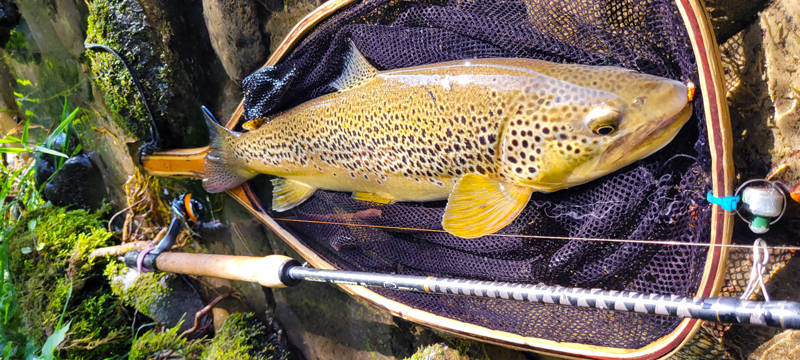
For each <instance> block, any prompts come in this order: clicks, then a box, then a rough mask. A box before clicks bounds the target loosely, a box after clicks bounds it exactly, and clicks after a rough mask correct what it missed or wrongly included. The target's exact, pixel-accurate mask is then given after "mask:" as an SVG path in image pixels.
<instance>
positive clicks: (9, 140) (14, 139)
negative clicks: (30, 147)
mask: <svg viewBox="0 0 800 360" xmlns="http://www.w3.org/2000/svg"><path fill="white" fill-rule="evenodd" d="M0 140H1V141H2V142H3V143H18V142H22V139H20V138H18V137H16V136H14V135H8V136H6V137H5V138H3V139H0Z"/></svg>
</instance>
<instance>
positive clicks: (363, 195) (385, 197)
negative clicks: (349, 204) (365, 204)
mask: <svg viewBox="0 0 800 360" xmlns="http://www.w3.org/2000/svg"><path fill="white" fill-rule="evenodd" d="M353 199H356V200H361V201H370V202H374V203H379V204H391V203H393V202H394V198H393V197H392V196H391V195H389V194H376V193H371V192H354V193H353Z"/></svg>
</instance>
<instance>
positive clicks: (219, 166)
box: [203, 106, 256, 193]
mask: <svg viewBox="0 0 800 360" xmlns="http://www.w3.org/2000/svg"><path fill="white" fill-rule="evenodd" d="M203 117H204V118H205V120H206V126H208V137H209V140H210V142H209V144H208V147H209V149H211V151H210V152H209V153H208V154H207V155H206V161H205V166H204V171H203V172H204V174H203V188H204V189H205V190H206V191H208V192H210V193H218V192H222V191H225V190H229V189H231V188H234V187H236V186H238V185H240V184H242V183H243V182H245V181H247V180H248V179H250V178H251V177H253V176H255V175H256V173H255V172H253V171H250V170H248V169H247V168H245V167H243V166H241V165H240V161H239V160H238V159H236V157H235V156H234V152H233V146H234V145H235V144H236V138H238V137H239V133H236V132H233V131H230V130H228V129H226V128H224V127H222V126H220V125H219V124H217V121H216V119H214V115H212V114H211V112H210V111H209V110H208V109H207V108H206V107H205V106H203Z"/></svg>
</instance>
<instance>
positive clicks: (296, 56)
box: [244, 0, 710, 348]
mask: <svg viewBox="0 0 800 360" xmlns="http://www.w3.org/2000/svg"><path fill="white" fill-rule="evenodd" d="M348 39H352V40H353V42H354V43H355V44H356V46H357V47H358V49H360V50H361V52H362V53H363V54H364V55H365V56H366V57H367V58H368V59H369V60H370V61H371V62H372V63H373V64H374V65H375V66H376V67H378V68H379V69H382V70H385V69H392V68H399V67H408V66H414V65H421V64H426V63H433V62H441V61H446V60H454V59H465V58H481V57H526V58H536V59H543V60H550V61H556V62H569V63H582V64H591V65H619V66H623V67H627V68H632V69H636V70H638V71H641V72H645V73H650V74H654V75H659V76H664V77H668V78H673V79H679V80H684V81H686V80H693V81H695V83H698V82H697V81H696V80H695V76H696V74H695V65H694V56H693V53H692V49H691V46H690V43H689V40H688V37H687V34H686V31H685V29H684V26H683V23H682V21H681V19H680V16H679V14H678V10H677V8H676V7H675V5H674V4H673V3H672V2H670V1H667V0H623V1H602V0H568V1H564V0H558V1H549V0H547V1H545V0H529V1H524V0H518V1H478V0H457V1H431V2H406V1H396V0H393V1H385V0H379V1H363V2H359V3H357V4H355V5H351V6H349V7H347V8H346V9H344V10H341V11H339V12H338V13H337V14H335V15H334V16H332V17H330V18H328V19H326V20H325V21H323V22H322V23H321V24H320V25H319V26H318V27H317V28H316V29H315V31H314V32H313V33H312V34H310V35H309V36H307V37H306V38H305V39H304V40H303V41H302V43H300V44H299V45H298V46H297V47H296V48H295V49H294V50H293V51H292V52H291V53H290V54H289V56H288V57H287V58H285V59H284V60H283V61H282V62H281V63H280V64H279V65H277V66H275V67H270V68H265V69H262V70H260V71H258V72H256V73H254V74H252V75H250V76H249V77H248V78H247V79H246V80H245V82H244V92H245V117H246V118H247V119H253V118H257V117H262V116H268V115H270V114H274V113H276V112H279V111H282V110H285V109H287V108H290V107H291V106H293V105H296V104H299V103H301V102H303V101H306V100H308V99H311V98H313V97H317V96H320V95H322V94H325V93H328V92H331V91H333V90H334V89H332V88H331V87H329V86H328V85H327V84H328V83H329V82H330V81H332V80H333V79H334V78H336V77H337V76H338V74H339V73H340V72H341V67H342V60H343V55H344V52H345V51H346V50H347V41H348ZM701 96H702V94H699V96H697V97H696V98H695V102H694V105H695V116H694V117H693V118H692V119H691V120H690V121H689V123H688V124H687V125H686V126H685V127H684V128H683V130H682V131H681V133H680V134H679V135H678V137H677V138H676V139H675V141H673V142H672V143H671V144H670V145H668V146H667V147H666V148H664V149H663V150H661V151H659V152H658V153H656V154H655V155H653V156H651V157H648V158H646V159H644V160H642V161H639V162H637V163H635V164H634V165H632V166H629V167H627V168H624V169H622V170H620V171H618V172H616V173H614V174H612V175H609V176H606V177H604V178H601V179H599V180H596V181H594V182H591V183H589V184H586V185H582V186H579V187H574V188H570V189H567V190H562V191H559V192H556V193H552V194H539V193H535V194H534V195H533V197H532V198H531V201H530V203H529V204H528V206H527V207H526V209H525V210H524V211H523V213H522V214H521V215H520V216H519V218H517V219H516V220H515V221H514V222H513V223H512V224H511V225H509V226H508V227H506V228H504V229H502V230H501V231H500V233H499V235H492V236H485V237H482V238H478V239H461V238H457V237H453V236H451V235H449V234H447V233H443V232H430V231H421V230H418V231H413V230H407V229H400V228H416V229H433V230H441V219H442V213H443V210H444V202H435V203H395V204H391V205H385V206H380V205H376V204H374V203H366V202H360V201H357V200H353V199H351V197H350V194H347V193H336V192H326V191H318V192H317V193H316V194H315V195H314V196H313V197H312V198H310V199H309V200H308V201H306V202H305V203H303V204H302V205H301V206H299V207H297V208H295V209H294V210H293V211H291V212H289V213H276V214H272V215H274V216H276V217H278V218H291V219H301V220H315V221H321V222H339V223H350V224H363V225H367V226H352V225H335V224H321V223H300V222H283V223H282V225H284V227H286V228H287V229H289V230H290V231H292V232H293V233H295V234H296V235H297V237H298V238H299V239H301V241H303V242H304V244H305V245H306V246H308V247H309V248H311V249H313V250H314V251H316V252H317V253H318V254H320V255H321V256H322V257H323V258H325V259H326V260H327V261H329V262H331V263H333V264H335V265H336V266H338V267H340V268H342V269H349V270H361V271H376V272H396V273H404V274H419V275H435V276H449V277H465V278H474V279H485V280H504V281H514V282H526V283H539V282H544V283H549V284H559V285H564V286H579V287H598V288H604V289H614V290H632V291H640V292H647V293H662V294H678V295H692V294H693V292H694V291H695V290H696V288H697V286H698V282H699V280H700V278H701V276H702V271H703V265H704V261H705V256H706V250H707V249H706V248H704V247H692V246H656V245H645V244H640V243H614V242H604V241H597V240H591V239H592V238H597V239H605V238H610V239H656V240H677V241H682V242H695V243H696V242H708V241H709V225H708V224H709V219H710V207H709V206H708V205H707V203H706V202H705V200H704V195H705V192H706V191H707V190H708V188H709V174H708V172H709V168H710V166H709V162H710V160H709V159H710V155H709V153H708V150H707V144H706V140H705V139H706V133H705V126H704V121H703V119H702V103H701V102H700V101H699V99H700V98H701ZM250 186H251V187H252V188H253V190H254V191H255V193H256V194H258V196H259V197H260V198H261V199H262V203H263V204H269V203H270V187H269V181H267V179H266V178H265V177H259V178H256V179H255V180H253V181H251V182H250ZM265 207H266V206H265ZM373 226H377V227H373ZM387 227H396V229H393V228H387ZM509 235H511V236H509ZM517 235H524V236H517ZM531 235H532V236H543V237H545V238H539V237H530V236H531ZM526 236H528V237H526ZM546 237H553V238H546ZM576 238H581V239H580V240H578V239H576ZM569 239H572V240H569ZM376 291H377V292H378V293H380V294H381V295H383V296H386V297H388V298H391V299H394V300H396V301H399V302H402V303H404V304H407V305H410V306H413V307H415V308H418V309H422V310H425V311H428V312H430V313H433V314H437V315H442V316H446V317H449V318H453V319H457V320H460V321H464V322H468V323H472V324H477V325H481V326H484V327H487V328H490V329H495V330H502V331H508V332H511V333H516V334H519V335H522V336H529V337H538V338H544V339H549V340H555V341H568V342H577V343H585V344H595V345H603V346H611V347H621V348H638V347H641V346H644V345H646V344H648V343H650V342H651V341H653V340H655V339H656V338H658V337H661V336H663V335H665V334H667V333H669V332H670V331H672V330H673V329H674V327H675V326H676V325H677V323H678V320H676V319H674V318H666V317H653V316H644V315H637V314H627V313H615V312H608V311H601V310H591V309H582V308H571V307H564V306H550V305H539V304H528V303H522V302H514V301H504V300H487V299H477V298H468V297H454V296H438V295H427V294H417V293H408V292H395V291H390V290H376Z"/></svg>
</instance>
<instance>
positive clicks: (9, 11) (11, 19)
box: [0, 0, 19, 47]
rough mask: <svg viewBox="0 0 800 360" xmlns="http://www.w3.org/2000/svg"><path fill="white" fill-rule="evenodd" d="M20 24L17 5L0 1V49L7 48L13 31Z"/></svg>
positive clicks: (8, 0)
mask: <svg viewBox="0 0 800 360" xmlns="http://www.w3.org/2000/svg"><path fill="white" fill-rule="evenodd" d="M17 23H19V11H17V5H16V4H14V2H13V1H10V0H0V47H3V46H6V42H7V41H8V36H9V34H10V33H11V29H13V28H14V27H15V26H17Z"/></svg>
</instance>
